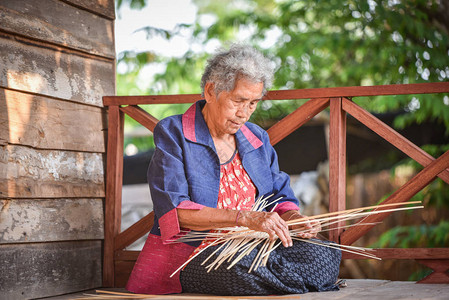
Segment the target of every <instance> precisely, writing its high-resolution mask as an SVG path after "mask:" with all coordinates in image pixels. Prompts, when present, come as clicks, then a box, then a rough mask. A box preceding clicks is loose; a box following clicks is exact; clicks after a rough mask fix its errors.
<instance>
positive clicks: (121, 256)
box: [114, 250, 140, 261]
mask: <svg viewBox="0 0 449 300" xmlns="http://www.w3.org/2000/svg"><path fill="white" fill-rule="evenodd" d="M139 254H140V251H137V250H117V251H115V255H114V259H115V260H123V261H125V260H131V261H132V260H134V261H135V260H137V258H138V257H139Z"/></svg>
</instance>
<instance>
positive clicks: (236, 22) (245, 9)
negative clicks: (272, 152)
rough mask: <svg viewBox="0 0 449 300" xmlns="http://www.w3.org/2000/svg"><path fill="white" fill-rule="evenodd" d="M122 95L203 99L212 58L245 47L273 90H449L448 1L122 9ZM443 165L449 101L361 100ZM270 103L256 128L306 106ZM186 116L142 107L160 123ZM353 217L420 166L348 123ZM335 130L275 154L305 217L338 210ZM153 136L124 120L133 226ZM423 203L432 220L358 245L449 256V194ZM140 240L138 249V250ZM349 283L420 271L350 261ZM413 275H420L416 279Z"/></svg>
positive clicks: (142, 208)
mask: <svg viewBox="0 0 449 300" xmlns="http://www.w3.org/2000/svg"><path fill="white" fill-rule="evenodd" d="M116 15H117V20H116V28H115V33H116V51H117V95H148V94H184V93H188V94H191V93H200V92H201V91H200V78H201V75H202V70H203V69H204V66H205V63H206V61H207V58H208V57H209V56H210V54H211V53H213V52H214V51H215V50H216V49H217V48H219V47H221V46H226V45H229V43H231V42H244V43H248V44H251V45H253V46H254V47H256V48H258V49H259V50H261V51H262V52H263V53H265V54H266V55H267V56H268V57H270V58H271V59H272V61H273V63H274V64H275V65H276V69H277V71H276V75H275V81H274V86H273V89H302V88H323V87H342V86H369V85H384V84H407V83H421V82H441V81H448V80H449V0H438V1H437V0H425V1H424V0H414V1H412V0H404V1H398V0H388V1H382V0H368V1H366V0H364V1H362V0H353V1H346V0H327V1H316V0H314V1H311V0H303V1H293V0H277V1H276V0H255V1H249V0H229V1H212V0H170V1H167V0H118V1H117V2H116ZM353 101H355V102H356V103H357V104H359V105H361V106H362V107H364V108H365V109H367V110H368V111H370V112H371V113H373V114H374V115H375V116H376V117H378V118H380V119H381V120H382V121H383V122H385V123H387V124H388V125H390V126H392V127H393V128H395V129H396V130H398V131H399V132H400V133H401V134H402V135H404V136H405V137H406V138H408V139H409V140H411V141H412V142H413V143H415V144H417V145H418V146H420V147H421V148H422V149H424V150H425V151H426V152H428V153H429V154H431V155H433V156H435V157H437V156H439V155H441V154H442V153H443V152H445V151H447V150H448V149H449V95H445V94H438V95H414V96H413V95H408V96H383V97H360V98H357V99H353ZM303 103H304V101H301V100H289V101H264V102H261V103H260V104H259V107H258V109H257V110H256V112H255V113H254V115H253V117H252V121H253V122H255V123H257V124H259V125H260V126H262V127H264V128H266V129H267V128H269V127H270V126H271V125H272V124H274V123H275V122H277V121H279V120H280V119H282V118H283V117H284V116H286V115H287V114H288V113H290V112H292V111H293V110H294V109H296V108H297V107H299V106H300V105H301V104H303ZM188 106H189V104H187V105H153V106H148V107H143V108H144V109H145V110H147V111H148V112H150V113H151V114H152V115H154V116H155V117H156V118H159V119H160V118H163V117H166V116H169V115H173V114H180V113H183V112H184V111H185V110H186V109H187V108H188ZM347 122H348V124H347V151H348V162H347V167H348V168H347V170H348V179H347V207H348V208H354V207H361V206H368V205H374V204H376V203H379V202H380V201H381V200H382V199H384V198H385V197H387V196H388V195H389V194H391V193H392V192H394V191H395V190H396V189H397V188H399V187H400V186H401V185H403V184H404V183H405V182H407V181H408V180H409V179H410V178H411V177H413V176H414V175H415V174H416V173H417V172H419V171H420V170H421V166H420V165H418V164H417V163H415V162H413V161H412V160H410V159H408V158H407V157H405V155H403V154H402V152H400V151H398V150H397V149H396V148H394V147H393V146H391V145H390V144H388V143H387V142H385V141H383V140H382V139H381V138H379V137H378V136H377V135H376V134H375V133H373V132H372V131H370V130H369V129H367V128H366V127H364V126H363V125H362V124H360V123H358V121H356V120H355V119H353V118H351V117H350V116H348V121H347ZM328 124H329V113H328V111H324V112H322V113H320V114H319V115H317V116H316V117H315V118H314V119H313V120H311V121H310V122H308V123H307V124H306V125H304V126H303V127H301V128H300V129H298V130H297V131H296V132H294V133H293V134H291V135H290V136H289V137H288V138H286V139H285V140H283V141H282V142H280V143H279V144H277V145H276V150H277V152H278V155H279V163H280V166H281V169H282V170H284V171H285V172H287V173H289V174H290V175H291V178H292V182H291V184H292V188H293V189H294V191H295V193H296V195H297V196H298V198H299V199H300V202H301V205H302V207H303V210H304V212H305V214H318V213H321V212H326V211H327V210H328ZM153 149H154V143H153V139H152V136H151V132H149V131H148V130H146V129H145V128H143V127H141V126H139V125H138V123H137V122H135V121H133V120H132V119H130V118H128V117H126V119H125V165H124V188H123V202H124V207H123V224H122V227H123V228H124V229H125V228H127V227H128V226H129V225H131V224H132V223H134V222H135V221H137V220H138V219H140V218H141V217H143V216H144V215H146V214H147V213H148V212H149V211H151V210H152V208H151V199H150V194H149V189H148V186H147V184H146V170H147V167H148V163H149V161H150V159H151V155H152V152H153ZM413 200H421V201H423V203H424V205H425V207H426V208H425V209H424V210H419V211H414V212H404V213H395V214H393V215H392V216H390V217H389V218H388V219H386V220H385V221H384V222H383V223H382V224H380V225H378V226H377V227H376V228H375V229H374V230H372V231H371V232H370V233H369V234H368V235H367V236H365V237H364V238H363V239H362V240H359V241H358V242H357V245H361V246H365V247H398V248H400V247H405V248H412V247H449V221H448V216H449V209H448V208H449V186H448V185H447V184H445V183H444V182H443V181H442V180H441V179H439V178H437V179H436V180H435V181H434V182H432V183H431V184H430V185H429V186H427V187H426V188H425V189H424V190H423V191H421V192H420V193H419V194H417V195H416V196H415V197H414V198H413ZM141 247H142V240H140V241H138V242H137V243H136V244H134V245H132V246H131V247H130V249H140V248H141ZM341 272H342V274H341V276H342V277H344V278H373V279H375V278H378V279H389V280H418V279H420V278H422V277H423V276H424V275H426V274H427V273H428V272H429V270H426V269H425V268H423V267H421V266H419V265H418V264H417V263H415V262H413V261H388V260H387V261H381V262H377V261H376V262H374V261H370V260H345V261H344V262H343V265H342V271H341ZM410 274H412V275H410Z"/></svg>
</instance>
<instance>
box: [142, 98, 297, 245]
mask: <svg viewBox="0 0 449 300" xmlns="http://www.w3.org/2000/svg"><path fill="white" fill-rule="evenodd" d="M204 105H205V101H204V100H202V101H198V102H196V103H195V104H193V105H192V106H191V107H190V108H189V109H188V110H187V111H186V113H184V114H183V115H176V116H171V117H168V118H165V119H163V120H161V121H160V122H159V123H158V124H157V126H156V128H155V130H154V141H155V144H156V150H155V152H154V155H153V158H152V160H151V163H150V166H149V168H148V182H149V185H150V191H151V197H152V200H153V205H154V211H155V222H154V226H153V228H152V230H151V233H152V234H155V235H161V236H162V240H163V241H166V240H168V239H170V238H171V237H173V236H174V235H176V234H177V233H179V222H178V217H177V213H176V208H191V209H201V208H202V207H204V206H208V207H217V199H218V191H219V182H220V161H219V158H218V155H217V153H216V149H215V146H214V143H213V140H212V137H211V135H210V133H209V129H208V127H207V124H206V122H205V120H204V118H203V115H202V113H201V111H202V108H203V107H204ZM235 137H236V143H237V150H238V152H239V154H240V157H241V160H242V165H243V167H244V168H245V170H246V172H247V173H248V175H249V177H250V178H251V180H252V181H253V183H254V185H255V186H256V188H257V196H262V195H265V196H267V195H270V194H274V195H273V199H276V198H279V197H281V196H282V199H281V200H280V201H278V206H277V207H276V208H275V210H274V211H278V212H279V213H280V214H282V213H281V212H284V211H286V210H290V209H298V200H297V199H296V198H295V196H294V194H293V191H292V189H291V188H290V184H289V176H288V175H287V174H285V173H284V172H281V171H280V170H279V166H278V160H277V155H276V152H275V150H274V149H273V147H272V146H271V144H270V142H269V137H268V134H267V133H266V131H265V130H263V129H262V128H260V127H259V126H257V125H255V124H252V123H250V122H247V123H245V125H243V126H242V127H241V128H240V129H239V130H238V131H237V133H236V134H235ZM273 205H274V204H273ZM267 209H270V207H269V208H267Z"/></svg>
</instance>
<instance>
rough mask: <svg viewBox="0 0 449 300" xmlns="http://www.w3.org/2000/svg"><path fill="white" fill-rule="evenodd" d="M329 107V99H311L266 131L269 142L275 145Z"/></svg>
mask: <svg viewBox="0 0 449 300" xmlns="http://www.w3.org/2000/svg"><path fill="white" fill-rule="evenodd" d="M327 106H329V99H319V98H318V99H312V100H309V101H307V102H306V103H304V104H303V105H301V106H300V107H299V108H297V109H296V110H295V111H294V112H292V113H291V114H289V115H288V116H286V117H285V118H283V119H282V120H280V121H279V122H277V123H276V124H274V125H273V126H271V128H270V129H268V131H267V132H268V135H269V136H270V142H271V144H272V145H276V144H277V143H279V142H280V141H281V140H282V139H284V138H285V137H286V136H287V135H289V134H290V133H292V132H293V131H295V130H297V129H298V128H299V127H301V126H302V125H304V124H305V123H307V122H308V121H309V120H311V119H312V118H313V117H314V116H315V115H316V114H318V113H319V112H321V111H322V110H323V109H325V108H326V107H327Z"/></svg>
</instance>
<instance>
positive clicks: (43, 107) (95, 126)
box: [0, 88, 107, 152]
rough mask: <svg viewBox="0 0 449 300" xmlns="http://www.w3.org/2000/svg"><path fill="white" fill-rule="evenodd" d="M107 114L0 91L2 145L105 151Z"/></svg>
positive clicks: (30, 95)
mask: <svg viewBox="0 0 449 300" xmlns="http://www.w3.org/2000/svg"><path fill="white" fill-rule="evenodd" d="M105 128H107V124H106V111H105V110H104V109H103V108H99V107H93V106H88V105H83V104H78V103H73V102H68V101H60V100H56V99H51V98H46V97H41V96H36V95H32V94H26V93H21V92H17V91H11V90H5V89H2V88H0V145H6V144H7V143H10V144H21V145H27V146H31V147H35V148H40V149H61V150H75V151H89V152H105V132H106V131H105V130H104V129H105Z"/></svg>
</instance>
